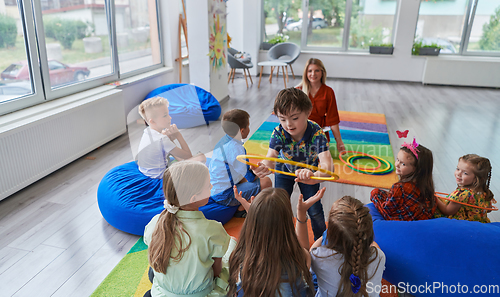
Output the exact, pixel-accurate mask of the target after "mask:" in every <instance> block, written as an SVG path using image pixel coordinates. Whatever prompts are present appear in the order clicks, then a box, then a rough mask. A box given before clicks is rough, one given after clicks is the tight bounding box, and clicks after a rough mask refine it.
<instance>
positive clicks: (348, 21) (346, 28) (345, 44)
mask: <svg viewBox="0 0 500 297" xmlns="http://www.w3.org/2000/svg"><path fill="white" fill-rule="evenodd" d="M351 15H352V0H347V1H346V3H345V19H344V36H343V38H342V50H343V51H347V49H348V48H349V29H350V28H351Z"/></svg>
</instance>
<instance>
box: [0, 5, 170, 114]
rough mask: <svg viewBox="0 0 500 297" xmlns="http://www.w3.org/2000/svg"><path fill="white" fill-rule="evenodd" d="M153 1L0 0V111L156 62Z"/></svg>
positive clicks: (158, 53)
mask: <svg viewBox="0 0 500 297" xmlns="http://www.w3.org/2000/svg"><path fill="white" fill-rule="evenodd" d="M157 11H158V7H157V1H156V0H114V1H108V0H93V1H87V0H57V1H52V0H41V1H30V0H17V1H15V0H8V1H6V0H0V57H1V58H0V72H1V81H0V114H5V113H8V112H11V111H15V110H18V109H21V108H24V107H27V106H30V105H34V104H38V103H42V102H44V101H46V100H51V99H55V98H59V97H62V96H66V95H69V94H73V93H77V92H80V91H83V90H86V89H90V88H93V87H96V86H99V85H102V84H104V83H107V82H110V81H113V80H116V79H119V78H123V77H126V76H130V75H134V74H136V73H140V72H145V71H148V70H151V69H153V68H156V67H160V66H161V65H162V58H161V57H162V55H161V50H160V34H159V26H158V18H157Z"/></svg>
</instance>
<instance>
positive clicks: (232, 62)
mask: <svg viewBox="0 0 500 297" xmlns="http://www.w3.org/2000/svg"><path fill="white" fill-rule="evenodd" d="M227 63H228V64H229V67H230V68H231V71H230V72H229V77H228V79H227V82H228V83H229V80H231V77H232V78H233V79H232V82H234V76H235V73H236V69H243V75H244V76H245V82H246V83H247V88H248V80H247V71H248V77H249V78H250V82H251V83H252V84H253V81H252V76H251V75H250V70H248V69H250V68H252V67H253V64H252V58H251V57H250V55H248V54H245V53H241V52H239V51H238V50H235V49H234V48H231V47H229V48H228V49H227Z"/></svg>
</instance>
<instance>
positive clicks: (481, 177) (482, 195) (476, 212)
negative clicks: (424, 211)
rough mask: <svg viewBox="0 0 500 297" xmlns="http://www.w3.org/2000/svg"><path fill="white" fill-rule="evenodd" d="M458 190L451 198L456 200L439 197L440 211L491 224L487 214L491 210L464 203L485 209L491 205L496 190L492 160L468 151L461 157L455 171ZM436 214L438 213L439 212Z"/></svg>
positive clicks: (453, 217)
mask: <svg viewBox="0 0 500 297" xmlns="http://www.w3.org/2000/svg"><path fill="white" fill-rule="evenodd" d="M455 180H456V182H457V186H458V187H457V189H456V190H455V191H454V192H453V193H451V194H450V195H449V196H448V198H450V199H453V200H454V201H457V202H458V203H456V202H453V201H446V202H442V201H441V200H440V199H437V203H438V209H439V211H440V212H441V213H442V214H443V215H445V216H448V218H450V219H457V220H468V221H478V222H481V223H489V222H490V219H488V216H487V213H488V212H490V211H491V210H490V211H487V210H484V209H480V208H477V207H471V206H466V205H462V204H460V203H466V204H470V205H475V206H479V207H483V208H491V206H492V204H493V203H496V201H495V199H493V193H492V192H491V190H490V180H491V163H490V160H488V159H487V158H484V157H480V156H478V155H475V154H468V155H465V156H462V157H460V158H459V159H458V165H457V169H456V170H455ZM436 216H439V214H437V215H436Z"/></svg>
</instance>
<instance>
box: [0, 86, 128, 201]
mask: <svg viewBox="0 0 500 297" xmlns="http://www.w3.org/2000/svg"><path fill="white" fill-rule="evenodd" d="M122 96H123V95H122V92H121V91H120V90H111V91H107V92H103V93H100V94H95V95H92V96H89V97H87V98H83V99H81V100H78V101H75V102H69V103H68V104H64V105H62V106H56V107H54V108H48V110H44V111H41V112H38V113H34V114H33V116H30V117H26V118H24V119H20V120H19V121H15V122H14V123H11V124H10V125H7V126H4V127H1V129H0V200H2V199H4V198H6V197H8V196H9V195H11V194H13V193H15V192H17V191H19V190H20V189H22V188H24V187H26V186H28V185H30V184H31V183H33V182H35V181H37V180H39V179H41V178H42V177H44V176H46V175H48V174H50V173H52V172H54V171H55V170H57V169H59V168H61V167H63V166H64V165H66V164H68V163H70V162H72V161H74V160H76V159H78V158H79V157H81V156H83V155H85V154H86V153H88V152H90V151H92V150H94V149H96V148H97V147H99V146H100V145H102V144H104V143H106V142H108V141H110V140H112V139H114V138H116V137H117V136H119V135H121V134H123V133H125V132H126V123H125V115H124V104H123V98H122ZM59 100H64V99H59ZM61 102H63V101H61ZM50 104H54V102H49V103H45V104H42V105H39V106H35V107H34V108H38V109H40V108H41V106H42V107H43V106H44V105H48V106H49V107H50ZM55 104H57V102H55ZM59 105H61V103H59ZM9 116H12V115H9Z"/></svg>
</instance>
